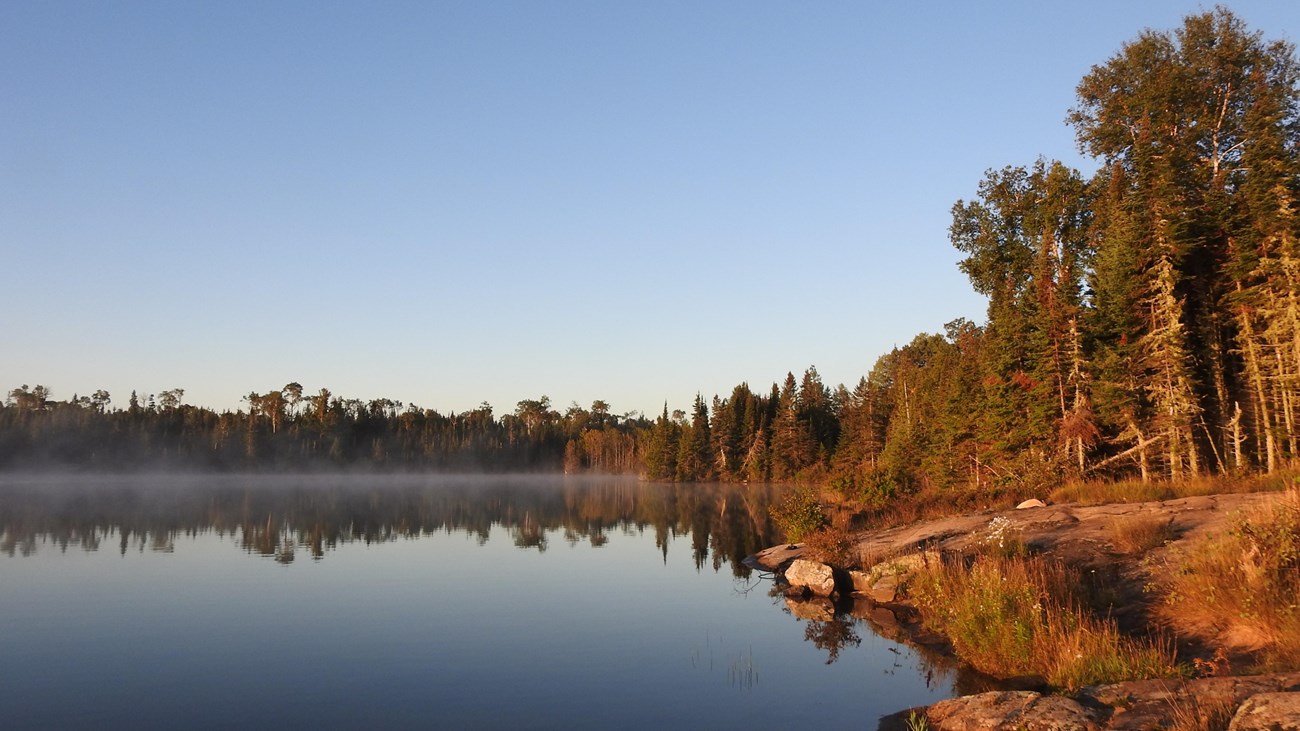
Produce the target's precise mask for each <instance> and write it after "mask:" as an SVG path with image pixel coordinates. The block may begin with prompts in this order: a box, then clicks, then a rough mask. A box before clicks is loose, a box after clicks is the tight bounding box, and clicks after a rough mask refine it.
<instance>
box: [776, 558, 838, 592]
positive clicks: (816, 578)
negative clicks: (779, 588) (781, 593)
mask: <svg viewBox="0 0 1300 731" xmlns="http://www.w3.org/2000/svg"><path fill="white" fill-rule="evenodd" d="M785 580H786V581H787V582H789V584H790V586H793V587H807V588H808V591H811V592H812V593H813V594H816V595H817V596H830V595H831V594H833V593H834V592H835V572H834V571H833V570H832V569H831V567H830V566H827V565H826V564H824V563H818V562H816V561H809V560H808V559H806V558H796V559H795V560H794V562H793V563H791V564H790V568H788V569H786V570H785Z"/></svg>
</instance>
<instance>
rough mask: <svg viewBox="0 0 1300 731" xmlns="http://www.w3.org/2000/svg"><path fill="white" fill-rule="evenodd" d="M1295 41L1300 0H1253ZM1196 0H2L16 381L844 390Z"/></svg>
mask: <svg viewBox="0 0 1300 731" xmlns="http://www.w3.org/2000/svg"><path fill="white" fill-rule="evenodd" d="M1229 6H1230V7H1231V8H1232V9H1233V10H1234V11H1235V12H1237V13H1238V14H1239V15H1240V16H1241V17H1242V18H1244V19H1245V20H1246V22H1247V23H1248V24H1249V25H1250V26H1251V27H1252V28H1255V29H1258V30H1262V31H1263V32H1264V34H1265V36H1266V37H1268V38H1285V39H1287V40H1291V41H1295V40H1296V36H1297V32H1298V29H1300V3H1292V2H1281V1H1274V2H1259V1H1251V2H1236V3H1231V4H1230V5H1229ZM1206 7H1209V6H1207V5H1203V4H1200V3H1196V2H1180V1H1176V0H1158V1H1151V2H1145V1H1144V2H1133V1H1132V0H1103V1H1100V2H1050V1H1047V0H1034V1H1032V2H1002V3H973V2H969V0H964V1H962V2H915V3H868V2H853V3H793V2H752V1H745V2H680V3H676V2H648V3H632V2H605V1H592V2H532V1H529V2H490V1H485V2H477V1H476V2H462V3H449V2H444V3H437V2H410V3H396V2H378V3H371V2H365V3H362V2H354V3H326V2H302V3H297V2H272V3H266V2H247V3H245V2H233V1H232V2H225V1H223V2H208V3H191V2H157V3H133V2H98V1H96V2H86V3H72V2H35V1H28V0H16V1H13V2H6V3H0V99H2V100H3V108H4V113H3V114H0V262H3V263H2V264H0V266H2V267H3V271H4V277H3V287H0V333H3V334H2V336H0V337H2V338H3V339H2V340H0V386H2V387H3V388H4V390H5V392H7V391H8V390H9V389H11V388H14V387H16V386H19V385H21V384H24V383H27V384H31V385H35V384H36V383H41V384H44V385H46V386H49V387H50V388H51V389H52V390H53V392H54V397H55V398H58V399H66V398H69V397H71V396H72V395H73V394H74V393H78V392H79V393H81V394H88V393H90V392H92V391H94V390H95V389H97V388H105V389H108V390H109V391H110V392H111V393H112V395H113V400H114V405H118V406H122V405H125V403H126V400H127V397H128V395H129V393H130V391H131V390H132V389H136V390H138V391H139V392H140V393H141V394H146V393H157V392H160V391H163V390H166V389H169V388H174V387H181V388H184V389H185V392H186V397H185V400H186V401H187V402H189V403H193V404H199V405H204V406H210V407H214V408H218V409H225V408H232V409H233V408H238V407H239V406H240V400H239V399H240V396H241V395H242V394H246V393H248V392H249V391H250V390H256V391H259V392H265V391H267V390H271V389H279V388H280V387H281V386H283V385H284V384H285V383H287V382H290V381H298V382H300V383H301V384H302V385H303V386H304V387H305V388H306V389H307V390H308V391H311V392H314V391H315V390H317V389H319V388H321V387H322V386H324V387H328V388H329V389H331V390H332V391H333V392H334V393H335V394H337V395H340V396H344V397H355V398H365V399H369V398H376V397H387V398H392V399H396V400H400V401H403V402H406V403H416V404H418V405H420V406H422V407H426V408H435V409H438V410H440V411H443V412H448V411H463V410H466V409H470V408H473V407H475V406H477V405H478V404H479V402H480V401H484V400H486V401H488V402H489V403H491V404H492V405H493V406H494V407H495V408H496V411H497V413H498V414H500V413H504V412H508V411H512V410H513V409H514V406H515V403H516V402H517V401H519V400H520V399H525V398H537V397H539V396H541V395H543V394H546V395H549V396H550V398H551V399H552V402H553V403H554V404H555V405H556V406H557V407H558V408H560V409H561V410H563V408H565V407H566V406H568V405H569V403H570V402H574V401H576V402H578V403H579V404H582V405H583V406H587V405H589V404H590V403H591V402H592V401H593V400H595V399H604V400H606V401H608V402H609V403H610V405H611V406H612V408H613V409H614V411H616V412H620V413H621V412H626V411H632V410H640V411H645V412H648V413H651V414H654V413H657V412H658V411H659V409H660V408H662V406H663V404H664V402H665V401H667V402H668V404H669V408H670V409H671V408H677V407H681V408H686V407H688V406H689V403H690V401H691V400H692V399H693V397H694V394H695V393H696V392H697V391H699V392H702V393H703V394H704V395H705V397H706V398H708V397H710V396H711V395H713V394H714V393H719V394H723V395H725V394H727V393H729V392H730V390H731V387H732V386H733V385H735V384H737V383H739V382H741V381H748V382H749V384H750V385H751V386H752V387H754V388H755V389H765V388H767V387H769V386H770V384H771V383H772V382H773V381H777V380H780V379H781V378H783V377H784V375H785V373H786V372H787V371H794V372H795V374H796V375H798V374H799V373H801V372H802V371H803V370H804V369H805V368H806V367H808V366H809V365H816V366H817V368H818V370H819V371H820V372H821V374H822V377H823V379H824V380H825V381H826V383H827V384H828V385H834V384H836V383H840V382H843V383H847V384H849V385H850V386H851V385H852V384H853V383H855V382H856V381H857V379H858V378H859V377H860V376H862V375H864V374H865V373H867V371H868V370H869V369H870V368H871V365H872V363H873V362H874V361H875V360H876V358H878V357H879V356H880V355H881V354H883V353H885V352H887V351H888V350H889V349H891V348H892V347H894V346H895V345H903V344H905V343H907V342H908V341H909V340H911V339H912V337H913V336H914V335H916V334H917V333H919V332H922V331H930V332H937V331H941V328H942V326H943V324H944V323H945V322H948V321H950V320H952V319H954V318H957V317H966V318H969V319H972V320H976V321H982V320H983V312H984V302H983V300H982V299H981V298H979V297H978V296H976V295H975V294H974V293H973V292H972V291H971V290H970V287H969V286H968V284H967V282H966V280H965V278H964V277H963V275H961V273H960V272H958V271H957V269H956V266H955V263H956V261H957V259H958V257H957V255H956V252H954V251H953V250H952V248H951V246H950V244H949V243H948V239H947V226H948V223H949V210H950V208H951V206H952V204H953V203H954V202H955V201H956V200H957V199H959V198H970V197H971V196H972V195H973V194H974V192H975V190H976V185H977V184H978V182H979V180H980V178H981V177H982V175H983V172H984V171H985V170H986V169H988V168H991V167H1002V166H1004V165H1008V164H1029V163H1032V162H1033V160H1034V159H1035V158H1036V157H1038V156H1040V155H1041V156H1045V157H1048V158H1059V159H1062V160H1065V161H1066V162H1068V163H1070V164H1072V165H1076V166H1079V167H1081V168H1083V169H1084V170H1085V171H1090V170H1091V165H1090V163H1089V161H1087V160H1085V159H1082V158H1080V157H1079V156H1078V154H1077V152H1076V148H1075V144H1074V137H1073V133H1072V131H1071V130H1070V129H1069V128H1068V127H1066V126H1065V124H1064V122H1063V120H1064V117H1065V115H1066V113H1067V110H1068V109H1069V107H1070V106H1071V105H1072V104H1073V101H1074V88H1075V85H1076V84H1077V82H1078V81H1079V79H1080V78H1081V77H1082V76H1083V75H1084V74H1085V73H1086V72H1087V71H1088V69H1089V67H1090V66H1092V65H1093V64H1098V63H1102V62H1104V61H1105V60H1106V59H1108V58H1109V57H1111V56H1112V55H1114V54H1115V53H1117V52H1118V51H1119V49H1120V46H1121V44H1122V43H1123V42H1125V41H1126V40H1130V39H1132V38H1134V37H1135V36H1136V35H1137V34H1138V32H1139V31H1140V30H1141V29H1143V28H1146V27H1151V28H1158V29H1167V28H1173V27H1175V26H1177V25H1178V24H1179V23H1180V21H1181V19H1182V18H1183V16H1185V15H1186V14H1188V13H1191V12H1196V11H1199V10H1203V9H1205V8H1206Z"/></svg>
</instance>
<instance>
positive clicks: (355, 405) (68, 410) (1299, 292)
mask: <svg viewBox="0 0 1300 731" xmlns="http://www.w3.org/2000/svg"><path fill="white" fill-rule="evenodd" d="M1298 72H1300V67H1298V66H1297V61H1296V57H1295V49H1294V47H1293V46H1292V45H1291V44H1290V43H1287V42H1284V41H1274V40H1267V39H1265V37H1264V36H1263V34H1262V33H1261V32H1258V31H1252V30H1250V29H1249V28H1247V27H1246V26H1245V24H1244V22H1243V21H1242V20H1241V19H1239V18H1238V17H1236V16H1235V15H1233V14H1232V13H1231V12H1230V11H1229V10H1227V9H1224V8H1221V7H1220V8H1217V9H1215V10H1213V11H1210V12H1205V13H1200V14H1196V15H1192V16H1189V17H1187V18H1185V19H1184V21H1183V22H1182V25H1181V26H1180V27H1178V28H1177V29H1175V30H1172V31H1155V30H1147V31H1144V32H1142V33H1141V34H1139V35H1138V36H1137V37H1136V38H1135V39H1134V40H1132V41H1130V42H1128V43H1127V44H1125V45H1124V46H1123V47H1122V48H1121V49H1120V51H1119V52H1118V53H1117V54H1116V55H1114V56H1113V57H1111V58H1110V59H1107V60H1105V61H1104V62H1102V63H1100V64H1098V65H1096V66H1094V67H1093V68H1092V69H1091V70H1090V71H1089V72H1088V74H1087V75H1085V76H1084V77H1083V79H1082V80H1081V81H1080V82H1079V84H1078V86H1077V97H1076V102H1075V105H1074V107H1073V108H1071V109H1069V110H1067V111H1066V114H1067V116H1066V121H1067V123H1068V124H1069V125H1071V126H1072V128H1073V129H1074V131H1075V133H1076V137H1077V142H1078V146H1079V149H1080V150H1081V151H1082V152H1083V153H1085V154H1086V155H1088V156H1090V157H1091V158H1092V160H1093V161H1094V162H1095V165H1096V172H1095V173H1093V174H1091V175H1086V176H1085V175H1084V174H1083V173H1081V172H1080V171H1078V170H1076V169H1072V168H1070V167H1068V166H1066V165H1065V164H1063V163H1061V162H1058V161H1055V160H1052V159H1048V158H1042V157H1040V158H1038V159H1037V160H1034V161H1032V162H1030V163H1028V164H1021V165H1008V166H1005V167H999V168H994V169H990V170H989V171H988V172H987V173H986V175H985V176H984V179H983V180H981V181H978V182H977V187H976V188H975V190H976V193H975V195H974V197H972V198H971V199H970V200H962V201H957V202H956V204H955V205H954V206H953V208H952V220H951V226H950V229H949V232H950V239H951V242H952V244H953V246H954V247H956V249H957V250H958V251H960V252H961V253H962V254H963V255H964V257H965V258H964V259H963V260H962V261H961V264H960V266H961V269H962V271H963V272H964V273H965V274H966V275H967V276H968V277H969V279H970V283H971V286H972V287H973V288H974V289H975V290H976V291H977V292H979V293H980V294H982V295H984V296H986V297H987V298H988V312H987V319H986V321H985V322H984V323H983V324H976V323H972V322H969V321H966V320H961V319H959V320H955V321H953V322H950V323H948V324H946V325H944V326H943V332H942V333H934V334H932V333H923V334H919V335H917V336H916V337H915V338H914V339H913V340H912V341H911V342H910V343H908V344H907V345H905V346H903V347H900V348H897V349H895V350H893V351H892V352H889V353H886V354H884V355H883V356H881V357H880V358H879V360H877V361H876V363H875V364H874V366H873V367H872V368H871V369H870V371H869V372H868V373H867V374H866V375H865V376H863V377H862V378H861V379H860V380H859V381H858V382H857V383H856V384H854V385H853V386H852V387H846V386H843V385H840V386H835V387H828V386H826V385H825V384H823V383H822V381H821V378H820V375H819V374H818V373H817V370H816V368H815V367H809V368H808V369H807V370H805V371H804V372H803V374H802V376H801V377H796V376H795V375H794V373H793V372H792V373H789V374H787V375H786V376H785V378H784V379H783V380H779V381H778V382H777V383H774V384H772V385H771V387H770V388H769V389H760V390H758V391H755V390H751V388H750V387H749V385H748V384H740V385H738V386H736V387H735V388H734V389H733V390H732V392H731V393H730V394H726V395H723V396H719V395H715V396H713V397H712V398H711V399H708V400H706V399H705V398H704V397H703V396H702V395H701V396H697V397H696V399H695V402H694V403H693V404H691V405H690V407H689V409H686V410H674V411H671V412H670V411H669V409H668V406H667V405H665V406H664V409H663V411H662V413H660V414H658V415H656V416H655V417H654V418H653V419H651V418H646V417H644V416H641V415H636V414H631V415H622V416H620V415H617V414H615V413H613V412H612V411H611V410H610V407H609V405H608V404H606V403H605V402H603V401H596V402H594V403H593V404H592V405H591V407H590V408H584V407H582V406H579V405H577V404H573V405H571V406H569V407H568V408H567V409H565V410H564V411H563V412H561V411H559V410H557V409H556V408H554V407H553V405H552V404H551V403H550V400H549V399H548V398H546V397H545V396H542V397H540V398H538V399H536V400H524V401H520V402H519V403H518V405H517V408H516V409H515V410H514V412H512V413H509V414H503V415H500V416H498V415H495V414H494V413H493V411H492V409H491V407H490V406H488V405H486V404H484V405H483V406H482V407H481V408H479V409H477V410H473V411H469V412H465V413H460V414H456V413H451V414H445V415H444V414H441V413H439V412H437V411H433V410H429V409H421V408H418V407H415V406H405V407H404V406H403V404H402V403H400V402H397V401H393V400H390V399H384V398H381V399H373V400H359V399H350V398H342V397H339V396H336V395H334V394H332V393H331V392H330V391H329V390H328V389H325V388H321V389H319V391H317V392H316V393H309V392H307V391H305V390H304V389H303V387H302V386H301V385H300V384H297V383H290V384H287V385H285V386H284V387H282V388H273V389H271V390H268V391H266V392H265V393H258V392H257V391H253V392H250V393H249V394H248V395H246V396H245V397H244V402H245V403H246V408H242V409H239V410H236V411H225V412H221V413H217V412H215V411H212V410H209V409H205V408H202V407H196V406H191V405H188V404H185V403H184V400H183V396H184V392H183V390H182V389H172V390H170V391H163V392H161V393H159V394H156V395H146V396H144V397H143V399H141V398H140V397H138V396H137V395H136V394H134V393H133V394H132V395H131V397H130V399H129V401H128V402H127V405H126V406H125V407H121V406H115V405H114V402H113V401H112V397H111V396H110V395H109V394H108V393H106V392H104V391H99V392H96V393H95V394H93V395H90V396H81V395H74V396H73V397H72V398H70V399H67V400H64V401H59V400H55V399H54V398H53V397H52V394H51V392H50V390H49V389H48V388H46V387H44V386H39V385H38V386H34V387H29V386H27V385H23V386H21V387H18V388H14V389H12V390H11V391H9V392H8V398H7V399H6V401H5V403H4V406H3V408H0V469H6V470H21V469H37V468H42V467H50V466H58V467H65V468H73V469H86V470H130V469H138V468H144V467H149V468H155V467H164V468H203V469H218V470H230V471H236V470H276V471H289V470H295V471H304V470H305V471H310V470H318V469H319V470H324V469H329V470H337V469H339V468H347V467H357V468H365V469H380V470H442V471H457V470H460V471H464V470H489V471H492V470H496V471H530V470H549V471H554V470H561V469H563V470H566V471H570V472H578V471H593V472H609V473H640V474H642V475H644V476H645V477H646V478H648V479H652V480H676V481H707V480H719V481H736V482H739V481H796V482H806V483H811V484H829V485H833V486H837V487H839V488H842V489H846V490H851V491H853V492H854V493H856V494H859V495H862V496H865V497H867V498H871V499H887V498H888V497H890V496H892V495H895V494H899V493H906V492H908V491H914V490H919V489H945V488H950V487H963V488H974V489H977V490H979V489H993V488H997V487H999V486H1011V485H1024V484H1047V483H1049V482H1052V481H1059V480H1062V479H1069V478H1138V479H1141V480H1144V481H1145V480H1160V479H1169V480H1179V479H1183V478H1187V477H1190V476H1194V475H1200V474H1234V473H1243V472H1270V473H1271V472H1275V471H1278V470H1281V469H1284V468H1287V467H1288V466H1290V465H1293V464H1294V462H1295V459H1296V457H1297V454H1298V450H1300V443H1298V439H1300V423H1297V422H1298V420H1300V413H1298V412H1300V247H1298V245H1297V241H1298V237H1300V219H1298V218H1297V210H1296V198H1297V194H1300V155H1298V154H1297V152H1298V149H1300V148H1298V143H1300V89H1298V88H1297V81H1298V76H1297V74H1298ZM1031 154H1032V153H1031Z"/></svg>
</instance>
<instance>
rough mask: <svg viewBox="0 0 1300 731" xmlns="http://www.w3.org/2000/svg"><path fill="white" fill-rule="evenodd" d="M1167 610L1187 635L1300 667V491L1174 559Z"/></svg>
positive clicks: (1271, 661) (1264, 660) (1267, 661)
mask: <svg viewBox="0 0 1300 731" xmlns="http://www.w3.org/2000/svg"><path fill="white" fill-rule="evenodd" d="M1170 560H1171V566H1170V567H1169V568H1170V569H1171V571H1170V577H1169V579H1168V582H1167V586H1166V589H1167V591H1168V597H1167V601H1166V603H1165V606H1164V607H1163V608H1162V613H1163V615H1164V618H1165V620H1166V621H1167V622H1169V624H1170V625H1171V626H1173V627H1175V628H1177V629H1178V630H1180V631H1182V632H1186V633H1189V634H1192V635H1196V636H1200V637H1201V638H1203V639H1206V640H1213V641H1215V642H1216V643H1217V644H1224V645H1228V646H1230V647H1233V648H1234V649H1237V650H1240V651H1245V652H1251V653H1254V654H1255V656H1256V657H1257V658H1258V659H1259V661H1260V662H1261V664H1262V665H1263V666H1264V667H1266V668H1267V667H1281V668H1296V667H1300V490H1296V489H1292V490H1290V491H1289V492H1287V493H1285V494H1283V495H1280V496H1278V498H1277V500H1275V501H1274V502H1272V503H1271V504H1269V505H1267V506H1263V507H1260V508H1258V509H1256V510H1254V511H1252V512H1250V513H1247V514H1244V515H1241V516H1239V517H1238V518H1237V520H1236V521H1235V522H1234V524H1233V526H1232V528H1231V529H1229V530H1228V532H1227V533H1226V534H1225V535H1221V536H1216V537H1212V538H1209V539H1207V540H1204V541H1202V542H1200V543H1198V544H1197V545H1195V546H1191V547H1188V548H1187V549H1186V550H1184V551H1182V552H1180V553H1179V554H1178V555H1176V556H1174V557H1172V558H1171V559H1170Z"/></svg>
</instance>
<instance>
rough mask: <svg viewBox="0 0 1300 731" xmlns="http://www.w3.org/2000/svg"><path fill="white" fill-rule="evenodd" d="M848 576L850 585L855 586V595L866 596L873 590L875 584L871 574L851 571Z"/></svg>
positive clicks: (855, 570)
mask: <svg viewBox="0 0 1300 731" xmlns="http://www.w3.org/2000/svg"><path fill="white" fill-rule="evenodd" d="M848 575H849V583H851V584H852V585H853V593H854V594H862V595H864V596H865V595H866V593H867V591H868V590H870V589H871V585H872V584H873V583H875V582H873V581H872V580H871V574H869V573H867V572H866V571H858V570H857V569H850V570H849V571H848Z"/></svg>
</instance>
